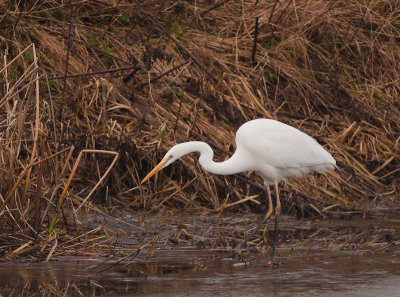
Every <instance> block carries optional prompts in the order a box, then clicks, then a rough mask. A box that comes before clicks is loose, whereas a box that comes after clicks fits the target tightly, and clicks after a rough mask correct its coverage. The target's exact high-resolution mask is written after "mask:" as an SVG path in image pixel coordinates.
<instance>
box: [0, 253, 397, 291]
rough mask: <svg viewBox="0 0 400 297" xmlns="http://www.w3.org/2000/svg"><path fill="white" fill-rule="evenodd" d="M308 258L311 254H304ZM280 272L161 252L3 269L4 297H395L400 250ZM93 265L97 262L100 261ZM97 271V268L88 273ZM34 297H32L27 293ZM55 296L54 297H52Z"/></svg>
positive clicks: (288, 266)
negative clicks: (123, 259)
mask: <svg viewBox="0 0 400 297" xmlns="http://www.w3.org/2000/svg"><path fill="white" fill-rule="evenodd" d="M309 253H310V251H309ZM301 254H302V253H297V254H296V255H292V256H290V257H285V258H278V259H277V260H278V261H279V262H280V265H279V266H278V267H274V268H269V267H265V266H262V265H261V263H262V260H261V259H258V260H259V261H256V262H257V263H258V264H256V265H249V266H235V265H234V264H233V262H232V261H231V260H230V259H229V258H222V259H219V260H215V259H216V257H218V258H219V257H220V256H221V253H220V252H218V251H204V250H198V249H194V248H184V249H177V250H174V251H173V252H171V251H159V252H158V256H157V257H156V258H155V259H151V260H148V261H146V262H142V261H137V262H133V263H129V264H126V265H124V264H118V265H116V266H114V267H111V268H109V269H107V270H105V271H103V272H101V273H96V271H99V270H100V269H103V268H107V267H109V264H103V265H100V266H98V267H96V268H94V266H93V265H92V264H88V263H87V262H86V263H79V261H78V262H77V260H76V259H68V261H67V259H65V260H64V262H58V263H55V264H24V263H21V264H16V263H2V264H0V287H1V289H0V292H1V294H2V296H49V295H48V294H54V295H55V294H56V292H58V294H60V296H63V295H64V294H65V295H64V296H211V295H213V296H312V295H317V296H364V297H365V296H400V250H398V249H397V250H396V249H393V250H391V251H389V252H386V253H384V254H374V255H372V254H369V255H368V254H365V255H361V254H357V253H344V252H322V251H311V254H310V255H307V256H305V255H304V254H303V255H301ZM97 262H98V261H97ZM93 268H94V269H93ZM32 294H35V295H32ZM50 296H53V295H50Z"/></svg>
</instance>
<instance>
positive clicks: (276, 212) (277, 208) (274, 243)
mask: <svg viewBox="0 0 400 297" xmlns="http://www.w3.org/2000/svg"><path fill="white" fill-rule="evenodd" d="M274 184H275V194H276V207H275V226H274V239H273V241H272V251H271V259H270V261H269V264H270V265H273V263H274V255H275V246H276V237H277V234H278V218H279V215H280V214H281V200H280V199H279V190H278V181H277V180H276V179H275V181H274Z"/></svg>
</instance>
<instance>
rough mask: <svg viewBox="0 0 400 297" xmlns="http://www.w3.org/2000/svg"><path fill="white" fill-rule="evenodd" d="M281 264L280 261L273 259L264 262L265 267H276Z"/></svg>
mask: <svg viewBox="0 0 400 297" xmlns="http://www.w3.org/2000/svg"><path fill="white" fill-rule="evenodd" d="M279 265H281V264H280V263H277V262H275V261H274V260H273V259H271V260H269V261H268V262H267V263H265V266H267V267H271V268H272V267H278V266H279Z"/></svg>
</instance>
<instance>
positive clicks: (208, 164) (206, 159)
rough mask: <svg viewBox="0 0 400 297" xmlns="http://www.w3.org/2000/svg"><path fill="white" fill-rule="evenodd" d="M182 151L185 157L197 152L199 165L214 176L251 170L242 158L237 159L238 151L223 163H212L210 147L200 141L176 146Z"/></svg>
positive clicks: (212, 154)
mask: <svg viewBox="0 0 400 297" xmlns="http://www.w3.org/2000/svg"><path fill="white" fill-rule="evenodd" d="M177 146H180V148H181V149H182V153H183V154H182V156H184V155H187V154H189V153H192V152H199V153H200V158H199V163H200V165H201V166H202V167H203V168H204V169H205V170H206V171H208V172H211V173H214V174H224V175H228V174H236V173H239V172H243V171H247V170H251V169H252V168H249V164H247V163H246V162H245V160H244V158H243V157H245V156H241V158H240V157H239V154H238V151H236V152H235V153H234V154H233V155H232V157H231V158H229V159H228V160H226V161H224V162H214V161H213V156H214V152H213V150H212V149H211V147H210V146H209V145H208V144H207V143H205V142H202V141H190V142H184V143H181V144H178V145H177Z"/></svg>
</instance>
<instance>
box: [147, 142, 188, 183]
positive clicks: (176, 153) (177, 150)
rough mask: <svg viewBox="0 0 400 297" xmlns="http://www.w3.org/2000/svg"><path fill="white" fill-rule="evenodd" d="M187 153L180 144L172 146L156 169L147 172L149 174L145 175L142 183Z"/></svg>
mask: <svg viewBox="0 0 400 297" xmlns="http://www.w3.org/2000/svg"><path fill="white" fill-rule="evenodd" d="M187 153H188V152H187V150H185V149H184V146H183V145H182V144H177V145H174V146H173V147H172V148H171V149H170V150H169V151H168V152H167V153H166V154H165V156H164V158H163V159H162V160H161V162H160V163H158V164H157V166H156V167H154V168H153V170H152V171H150V172H149V174H147V175H146V177H145V178H144V179H143V180H142V183H144V182H145V181H147V180H148V179H149V178H150V177H152V176H153V175H154V174H156V173H157V172H158V171H160V170H161V169H163V168H165V167H167V166H168V165H170V164H172V163H174V162H175V161H176V160H178V159H179V158H180V157H182V156H184V155H186V154H187Z"/></svg>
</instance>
